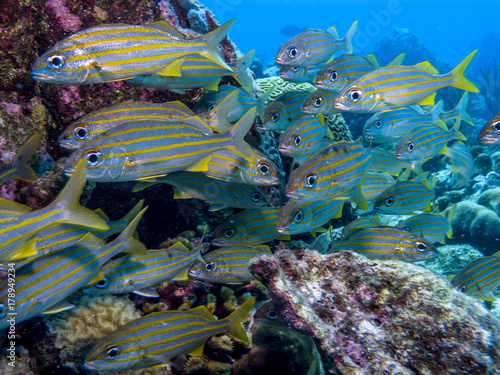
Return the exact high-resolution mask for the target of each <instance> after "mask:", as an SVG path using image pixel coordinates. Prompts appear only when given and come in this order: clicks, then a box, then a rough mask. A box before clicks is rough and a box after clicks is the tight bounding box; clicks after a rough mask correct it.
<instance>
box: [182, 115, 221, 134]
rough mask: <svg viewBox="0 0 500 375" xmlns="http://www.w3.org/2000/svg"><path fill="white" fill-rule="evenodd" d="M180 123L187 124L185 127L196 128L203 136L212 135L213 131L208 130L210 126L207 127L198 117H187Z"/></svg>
mask: <svg viewBox="0 0 500 375" xmlns="http://www.w3.org/2000/svg"><path fill="white" fill-rule="evenodd" d="M182 122H183V123H185V124H187V125H191V126H194V127H196V128H198V129H199V130H201V131H202V132H203V133H205V134H209V135H210V134H213V133H214V132H213V130H212V129H211V128H210V126H208V125H207V124H206V123H205V122H204V121H203V120H202V119H201V118H199V117H198V116H191V117H187V118H185V119H184V120H182Z"/></svg>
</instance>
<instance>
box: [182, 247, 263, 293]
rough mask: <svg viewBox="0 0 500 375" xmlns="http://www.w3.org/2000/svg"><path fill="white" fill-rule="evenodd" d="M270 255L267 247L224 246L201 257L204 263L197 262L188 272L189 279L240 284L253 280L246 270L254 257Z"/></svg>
mask: <svg viewBox="0 0 500 375" xmlns="http://www.w3.org/2000/svg"><path fill="white" fill-rule="evenodd" d="M263 254H266V255H272V253H271V250H270V249H269V246H265V245H253V246H241V245H240V246H224V247H220V248H217V249H215V250H213V251H211V252H209V253H208V254H205V255H203V260H204V262H205V263H201V262H197V263H196V264H194V265H193V267H192V268H191V269H190V271H189V277H192V278H193V279H196V280H202V281H206V282H209V283H224V284H241V283H246V282H248V281H252V280H254V279H255V278H254V277H253V275H252V274H251V273H250V270H249V269H248V262H250V259H252V258H254V257H260V256H261V255H263Z"/></svg>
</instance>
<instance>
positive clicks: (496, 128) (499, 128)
mask: <svg viewBox="0 0 500 375" xmlns="http://www.w3.org/2000/svg"><path fill="white" fill-rule="evenodd" d="M491 127H492V128H493V131H495V132H500V122H497V123H495V124H492V125H491Z"/></svg>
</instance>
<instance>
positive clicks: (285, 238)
mask: <svg viewBox="0 0 500 375" xmlns="http://www.w3.org/2000/svg"><path fill="white" fill-rule="evenodd" d="M291 238H292V237H290V235H289V234H282V235H281V236H279V237H278V239H279V240H281V241H290V239H291Z"/></svg>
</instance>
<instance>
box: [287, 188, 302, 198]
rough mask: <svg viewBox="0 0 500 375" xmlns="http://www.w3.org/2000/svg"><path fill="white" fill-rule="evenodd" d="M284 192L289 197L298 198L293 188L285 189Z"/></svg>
mask: <svg viewBox="0 0 500 375" xmlns="http://www.w3.org/2000/svg"><path fill="white" fill-rule="evenodd" d="M285 193H286V196H287V197H288V198H290V199H299V194H298V193H297V192H295V191H293V190H285Z"/></svg>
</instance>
